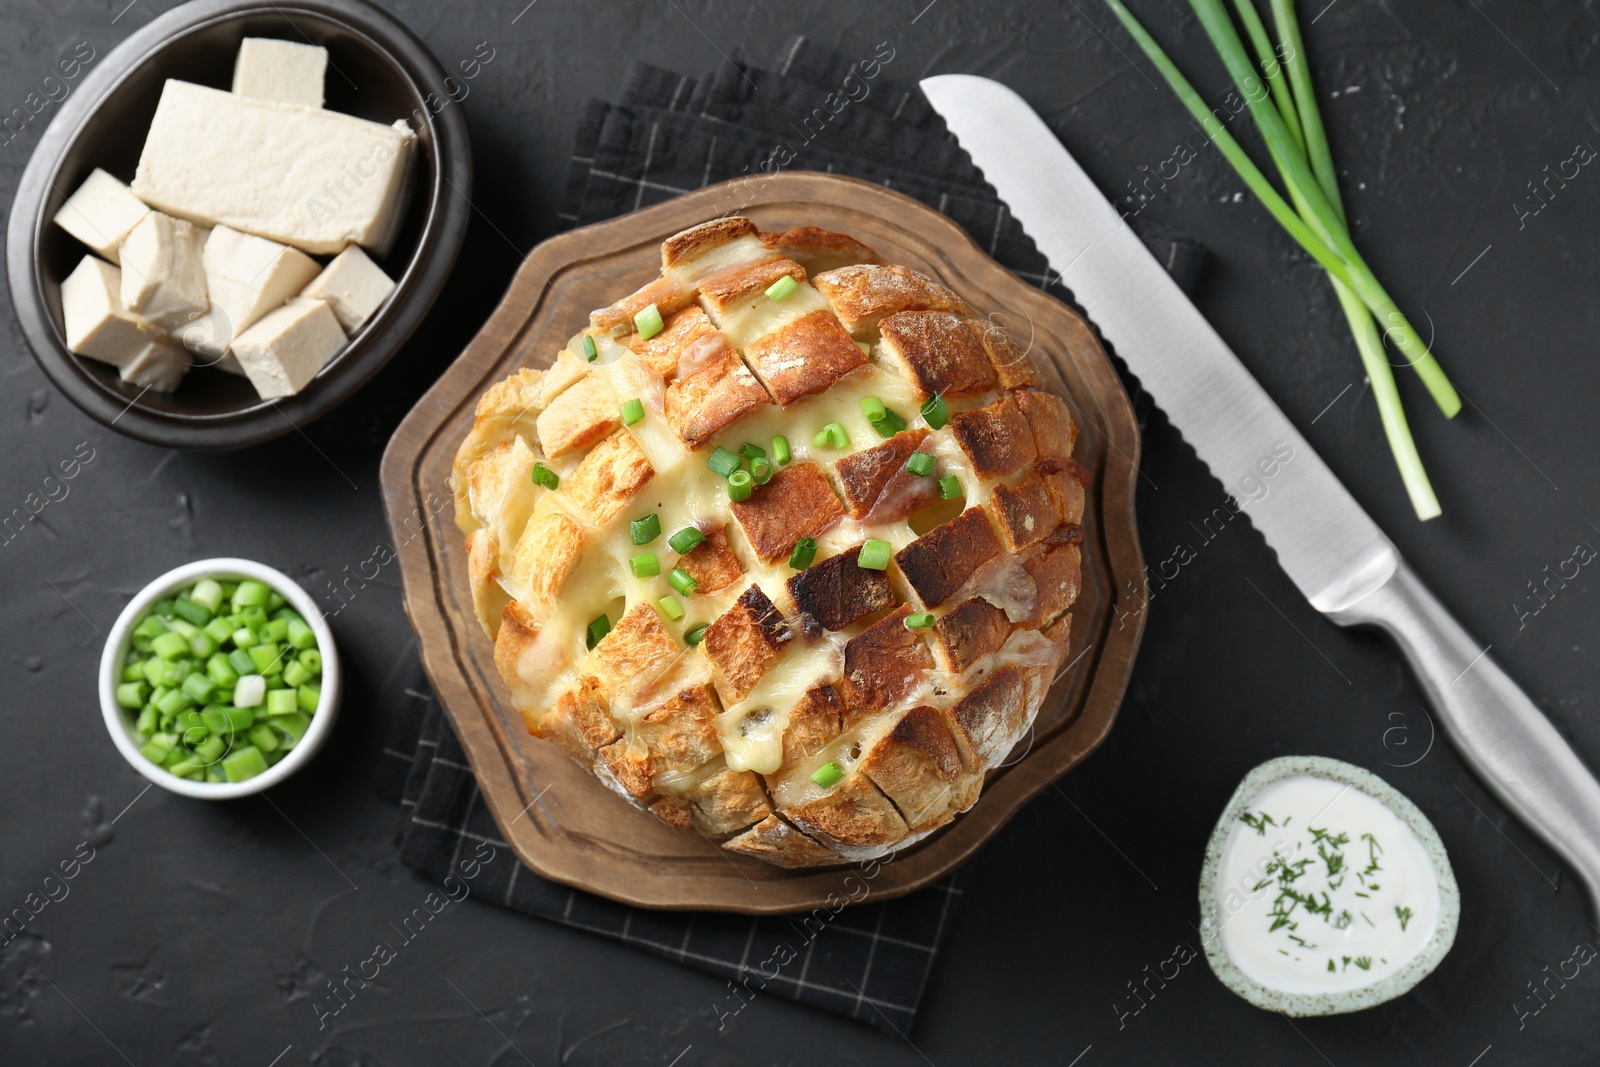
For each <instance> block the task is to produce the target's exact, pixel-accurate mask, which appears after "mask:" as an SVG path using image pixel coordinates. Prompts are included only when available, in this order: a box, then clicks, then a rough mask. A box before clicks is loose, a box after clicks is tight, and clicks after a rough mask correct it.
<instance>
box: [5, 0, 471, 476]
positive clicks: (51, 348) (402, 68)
mask: <svg viewBox="0 0 1600 1067" xmlns="http://www.w3.org/2000/svg"><path fill="white" fill-rule="evenodd" d="M245 37H280V38H283V39H285V40H291V41H302V42H310V43H312V44H318V45H322V46H323V47H325V48H326V49H327V50H328V57H329V65H328V77H327V90H326V94H327V104H326V105H325V106H326V107H327V108H328V110H330V111H342V112H345V113H346V114H350V115H356V116H359V117H361V118H364V119H371V120H374V121H377V122H382V123H385V124H387V123H390V122H393V121H394V120H395V119H400V118H404V119H407V120H408V121H409V123H410V125H411V128H412V129H413V130H414V131H415V132H416V133H417V137H418V149H419V151H418V152H417V153H416V158H415V159H414V160H413V162H412V166H413V167H415V168H416V170H415V171H414V172H413V176H412V187H411V191H410V199H409V202H408V203H407V205H406V207H405V209H404V211H405V215H404V221H403V223H402V225H401V228H400V235H399V238H398V239H397V240H396V241H395V243H394V247H393V248H392V249H391V250H390V252H389V253H388V254H387V255H385V256H383V257H382V258H380V259H378V260H377V262H378V265H379V266H381V267H382V268H383V269H384V271H385V272H386V273H387V274H388V275H389V276H390V277H391V278H393V279H395V282H396V288H395V291H394V293H393V294H391V296H390V298H389V300H388V302H387V303H386V304H385V305H384V306H383V307H382V308H381V309H379V311H378V313H377V314H376V315H374V316H373V317H372V319H371V320H369V321H368V322H367V323H366V325H365V326H363V327H362V328H361V329H360V330H359V331H357V333H356V334H355V336H353V337H352V338H350V343H349V344H347V345H346V346H345V348H344V349H343V351H341V352H340V353H339V354H338V355H337V356H335V357H334V358H333V359H332V360H331V361H330V362H329V363H328V365H327V366H326V367H324V368H323V369H322V371H321V372H320V373H319V374H318V375H317V376H316V378H315V379H313V380H312V381H311V382H310V383H309V384H308V385H307V386H306V387H305V389H303V390H301V392H300V393H298V394H297V395H295V396H292V397H285V398H283V399H281V400H262V399H261V398H260V397H258V396H257V395H256V392H255V390H254V389H253V388H252V387H251V385H250V383H249V381H248V380H246V379H244V378H241V377H238V376H235V375H231V374H226V373H224V372H222V371H219V370H216V369H215V368H198V369H196V370H193V371H191V372H190V373H189V375H188V377H186V378H185V379H184V381H183V384H182V385H181V386H180V387H179V388H178V391H177V392H175V393H172V394H170V395H167V394H161V393H156V392H154V391H148V392H144V393H143V394H142V395H141V391H140V389H139V388H138V387H135V386H129V385H126V384H124V383H123V382H122V380H121V379H120V378H119V377H118V375H117V370H116V369H115V368H114V367H110V366H107V365H106V364H103V363H99V362H96V361H95V360H91V359H82V358H80V357H78V356H75V355H73V354H72V353H71V352H69V351H67V344H66V334H65V331H64V329H63V326H62V319H61V281H62V279H63V278H65V277H66V276H67V275H68V274H69V273H70V272H71V271H72V269H73V268H74V267H75V266H77V264H78V261H79V260H80V259H82V258H83V256H84V255H86V254H88V249H86V248H85V247H84V246H83V245H81V244H79V242H78V241H77V240H76V239H75V238H74V237H72V236H71V235H70V234H68V233H67V232H66V231H65V230H62V229H61V228H60V227H59V226H56V225H55V224H54V223H53V222H52V221H51V219H52V218H54V216H55V213H56V211H57V210H58V209H59V208H60V207H61V204H62V202H63V201H64V200H65V199H66V198H67V197H68V196H70V195H71V194H72V192H73V191H74V190H76V189H77V187H78V185H79V184H80V183H81V182H82V181H83V179H84V178H86V177H87V176H88V175H89V173H90V171H92V170H93V169H94V168H95V167H103V168H104V169H105V170H107V171H109V172H110V173H111V174H113V175H115V176H116V177H118V178H120V179H122V180H123V181H130V180H131V179H132V178H133V172H134V168H135V167H136V166H137V164H138V161H139V153H140V151H141V150H142V149H143V147H144V138H145V132H146V130H148V128H149V126H150V119H151V117H152V116H153V115H154V114H155V108H156V102H157V101H158V100H159V98H160V95H161V88H162V85H163V83H164V82H165V81H166V79H168V78H180V79H182V80H184V81H192V82H198V83H200V84H202V85H210V86H213V87H216V88H222V89H226V88H228V87H229V86H230V85H231V84H232V77H233V60H234V55H235V54H236V53H237V51H238V48H239V42H240V41H241V40H242V39H243V38H245ZM445 78H446V73H445V71H444V69H443V68H442V67H441V66H440V65H439V62H438V60H437V59H435V58H434V57H433V55H432V53H430V52H429V51H428V49H427V47H426V46H425V45H423V44H422V42H421V41H419V40H418V39H417V38H416V37H415V36H414V35H413V34H412V33H411V31H410V30H408V29H406V28H405V27H404V26H402V25H401V24H400V23H399V22H397V21H395V19H393V18H391V17H390V16H389V15H387V14H385V13H383V12H382V11H379V10H378V9H377V8H375V7H373V6H371V5H370V4H366V3H363V2H362V0H284V2H282V3H271V2H267V3H261V2H253V3H252V2H240V0H194V2H193V3H189V4H185V5H183V6H182V7H178V8H174V9H173V10H172V11H169V12H167V13H166V14H164V15H162V16H161V17H160V18H157V19H155V20H154V21H153V22H151V23H150V24H149V25H148V26H146V27H144V28H143V29H141V30H139V31H138V32H137V33H135V34H133V35H132V36H131V37H129V38H128V39H127V40H126V41H124V42H122V44H120V45H118V46H117V47H116V48H115V49H113V50H112V51H111V52H110V53H108V54H107V55H105V56H104V57H102V58H100V59H99V60H98V61H97V62H95V63H94V64H93V65H92V66H90V67H89V68H88V71H87V72H86V73H85V74H84V75H83V80H82V81H81V82H79V83H78V84H77V85H76V86H75V87H74V88H73V91H72V94H71V95H70V96H68V97H67V98H66V99H65V100H64V101H63V102H62V103H61V105H60V108H59V110H58V111H57V113H56V115H55V118H54V120H53V121H52V122H51V123H50V127H49V129H47V130H46V131H45V133H44V136H43V137H42V138H41V139H40V141H39V146H38V148H36V149H35V150H34V153H33V158H32V159H31V160H29V162H28V167H27V169H26V170H25V171H24V172H23V175H22V181H21V184H20V186H19V188H18V189H17V196H16V200H15V201H14V203H13V204H12V207H11V220H10V224H9V227H8V232H7V235H6V259H7V276H8V279H9V281H10V285H11V300H12V304H13V305H14V306H15V307H16V311H17V318H18V320H19V321H20V322H21V324H22V331H23V333H24V335H25V336H26V337H27V339H28V344H29V345H30V346H31V347H32V348H33V353H34V356H35V357H36V358H37V359H38V361H39V366H40V367H42V368H43V369H44V372H45V374H46V375H48V376H49V378H50V380H51V381H52V382H54V383H55V384H56V386H57V387H58V388H59V389H60V390H61V391H62V392H63V393H65V394H66V395H67V399H69V400H71V401H72V402H73V403H74V404H76V405H78V407H80V408H82V409H83V410H84V411H85V412H87V413H88V414H89V415H91V416H93V417H94V418H95V419H97V420H98V421H100V422H102V423H104V424H105V425H107V426H110V427H112V428H113V429H115V430H117V431H118V432H119V433H125V434H127V435H128V436H130V437H136V438H138V439H140V440H141V441H148V442H150V443H151V444H157V445H166V446H168V447H171V448H239V447H242V446H245V445H252V444H257V443H259V442H261V441H265V440H268V439H269V438H273V437H277V436H278V435H280V434H283V433H287V432H289V431H290V430H292V429H295V428H296V427H303V426H305V425H306V424H307V423H309V422H311V421H313V420H315V419H318V418H320V417H322V416H323V415H326V414H327V413H328V412H329V411H331V410H332V409H333V408H334V407H336V406H338V405H339V404H340V403H341V402H343V401H344V400H346V399H347V398H348V397H349V396H350V395H351V394H352V393H354V392H355V391H356V390H357V389H359V388H361V386H362V385H363V384H365V383H366V381H367V380H368V379H370V378H371V377H372V376H373V375H374V374H376V373H377V372H378V370H379V368H381V367H382V366H383V365H384V364H385V363H387V362H388V361H389V360H390V359H391V358H392V357H393V356H394V354H395V352H396V351H398V350H399V348H400V346H401V345H402V344H404V343H405V341H406V339H407V338H408V337H410V336H411V334H412V331H414V330H415V329H416V328H417V325H418V324H419V323H420V322H421V321H422V318H423V316H424V315H426V314H427V312H428V309H429V308H430V307H431V306H432V305H433V302H434V300H435V299H436V298H437V297H438V295H439V292H440V290H441V289H443V287H444V283H445V279H446V278H447V277H448V276H449V274H450V269H451V267H452V266H454V264H455V259H456V254H457V253H458V252H460V250H461V242H462V239H463V238H464V237H465V235H466V229H467V222H468V219H469V216H470V213H471V204H470V202H469V200H468V197H470V195H471V191H472V153H471V150H470V148H469V146H468V143H467V124H466V120H465V118H464V117H463V116H462V112H461V108H459V107H440V101H443V100H447V99H448V97H447V90H446V87H445ZM451 84H452V85H454V82H452V83H451ZM430 102H431V103H432V104H433V107H437V108H439V111H438V113H437V114H435V113H434V110H433V108H430V106H429V104H430Z"/></svg>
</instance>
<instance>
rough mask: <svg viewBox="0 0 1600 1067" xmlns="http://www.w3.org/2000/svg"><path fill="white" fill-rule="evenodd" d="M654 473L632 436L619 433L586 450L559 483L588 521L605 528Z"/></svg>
mask: <svg viewBox="0 0 1600 1067" xmlns="http://www.w3.org/2000/svg"><path fill="white" fill-rule="evenodd" d="M655 473H656V471H655V468H654V467H652V466H650V460H649V458H648V457H647V456H645V454H644V450H643V449H642V448H640V447H639V443H638V442H637V441H635V440H634V439H633V434H631V433H629V432H628V431H626V430H622V431H619V432H618V433H614V434H612V435H611V436H610V437H608V438H606V439H605V440H604V441H601V442H600V443H599V444H597V445H595V446H594V447H593V448H592V449H590V450H589V454H588V455H587V456H584V457H583V462H581V463H579V464H578V465H577V466H576V467H575V468H573V470H572V473H571V474H568V475H567V476H566V477H565V478H563V479H562V480H561V489H562V491H563V492H564V493H566V494H567V498H568V499H569V500H571V501H572V502H573V503H574V504H576V505H577V506H578V507H579V508H580V509H582V510H583V512H584V514H585V515H587V516H588V517H589V521H590V522H592V523H594V524H595V525H596V526H605V525H606V524H607V523H609V522H611V520H613V519H615V518H616V517H617V516H618V515H620V514H622V512H623V511H624V510H626V509H627V507H628V502H629V501H630V500H632V499H633V497H634V494H635V493H637V492H638V491H639V490H640V489H642V488H644V485H645V483H646V482H648V481H649V480H650V479H651V478H652V477H653V476H654V475H655Z"/></svg>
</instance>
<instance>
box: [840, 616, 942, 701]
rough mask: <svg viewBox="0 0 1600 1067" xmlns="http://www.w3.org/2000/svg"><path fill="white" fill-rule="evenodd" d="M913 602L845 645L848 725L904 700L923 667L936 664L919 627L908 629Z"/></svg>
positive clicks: (868, 628) (845, 699) (929, 667)
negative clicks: (907, 624)
mask: <svg viewBox="0 0 1600 1067" xmlns="http://www.w3.org/2000/svg"><path fill="white" fill-rule="evenodd" d="M910 614H911V606H910V605H909V604H902V605H900V607H898V608H896V609H895V610H894V611H891V612H890V613H889V614H887V615H885V616H884V617H883V618H881V619H879V620H878V621H877V622H875V623H873V624H872V625H871V626H869V627H867V628H866V629H865V630H862V631H861V632H860V633H859V634H857V635H856V636H854V637H852V638H851V639H850V640H849V641H848V642H847V643H846V644H845V646H844V680H843V681H842V682H841V683H840V688H841V689H842V690H843V692H844V706H845V728H846V729H849V728H850V727H851V726H854V725H855V724H856V722H857V721H859V720H860V718H861V717H862V716H864V715H866V714H867V713H869V712H872V711H876V710H878V709H880V708H889V707H893V706H894V705H896V704H898V703H900V701H902V700H904V699H905V698H906V696H907V695H908V694H909V693H910V692H911V690H912V688H913V687H914V686H915V685H916V683H917V676H918V674H920V673H921V672H922V671H926V670H930V669H932V667H933V653H932V652H929V651H928V646H927V643H926V642H924V641H923V640H922V635H921V634H920V633H918V632H917V631H915V630H908V629H906V625H905V621H906V616H907V615H910Z"/></svg>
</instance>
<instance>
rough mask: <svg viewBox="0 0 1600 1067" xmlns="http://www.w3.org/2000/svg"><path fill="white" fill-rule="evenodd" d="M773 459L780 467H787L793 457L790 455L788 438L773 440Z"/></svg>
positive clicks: (775, 438)
mask: <svg viewBox="0 0 1600 1067" xmlns="http://www.w3.org/2000/svg"><path fill="white" fill-rule="evenodd" d="M772 458H773V459H774V460H775V461H776V462H777V464H778V466H780V467H787V466H788V465H789V460H790V459H792V458H793V457H792V456H791V455H790V453H789V439H788V438H787V437H774V438H773V439H772Z"/></svg>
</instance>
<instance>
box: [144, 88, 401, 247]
mask: <svg viewBox="0 0 1600 1067" xmlns="http://www.w3.org/2000/svg"><path fill="white" fill-rule="evenodd" d="M416 139H417V138H416V134H414V133H412V132H411V130H410V128H409V127H407V126H406V124H405V123H404V122H403V121H401V122H398V123H396V124H395V125H393V126H385V125H383V124H381V123H377V122H368V121H367V120H365V119H358V118H356V117H354V116H352V115H341V114H338V113H337V112H333V111H323V110H320V109H317V108H309V107H304V106H300V105H294V104H279V103H274V102H273V101H270V100H252V99H250V98H249V97H245V96H235V95H234V94H233V93H230V92H224V91H223V90H220V89H210V88H207V87H206V86H203V85H194V84H191V83H189V82H183V81H177V80H176V79H169V80H168V81H167V83H166V86H165V88H163V89H162V92H161V100H160V102H159V103H158V104H157V105H156V113H155V116H154V118H153V119H151V122H150V132H149V133H148V134H147V135H146V136H145V142H144V150H143V152H141V153H140V156H139V168H138V170H137V171H136V172H135V174H134V179H133V192H134V194H135V195H136V196H138V197H139V198H140V199H141V200H143V201H145V203H147V204H149V205H150V206H152V207H154V208H157V209H159V210H161V211H165V212H167V213H168V214H172V215H177V216H180V217H182V218H186V219H191V220H195V221H199V222H202V223H206V224H215V223H221V224H222V225H225V226H231V227H233V228H234V229H236V230H242V231H244V232H245V233H253V234H255V235H256V236H258V237H266V238H269V239H271V240H274V241H281V242H282V243H284V244H287V245H293V246H294V247H296V248H298V249H300V250H302V251H304V252H311V253H314V254H320V253H328V254H330V255H331V254H333V253H336V252H340V251H343V249H344V247H345V246H346V245H348V244H359V245H364V246H365V247H367V248H373V249H377V250H378V251H379V252H382V251H384V250H386V249H387V248H388V246H389V244H390V243H391V242H392V241H393V240H394V236H395V234H396V232H397V231H398V229H399V223H400V216H401V208H402V206H403V201H404V199H405V197H404V193H405V190H406V185H407V182H406V171H407V165H408V163H409V162H410V159H411V152H412V148H413V146H414V145H415V143H416Z"/></svg>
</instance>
